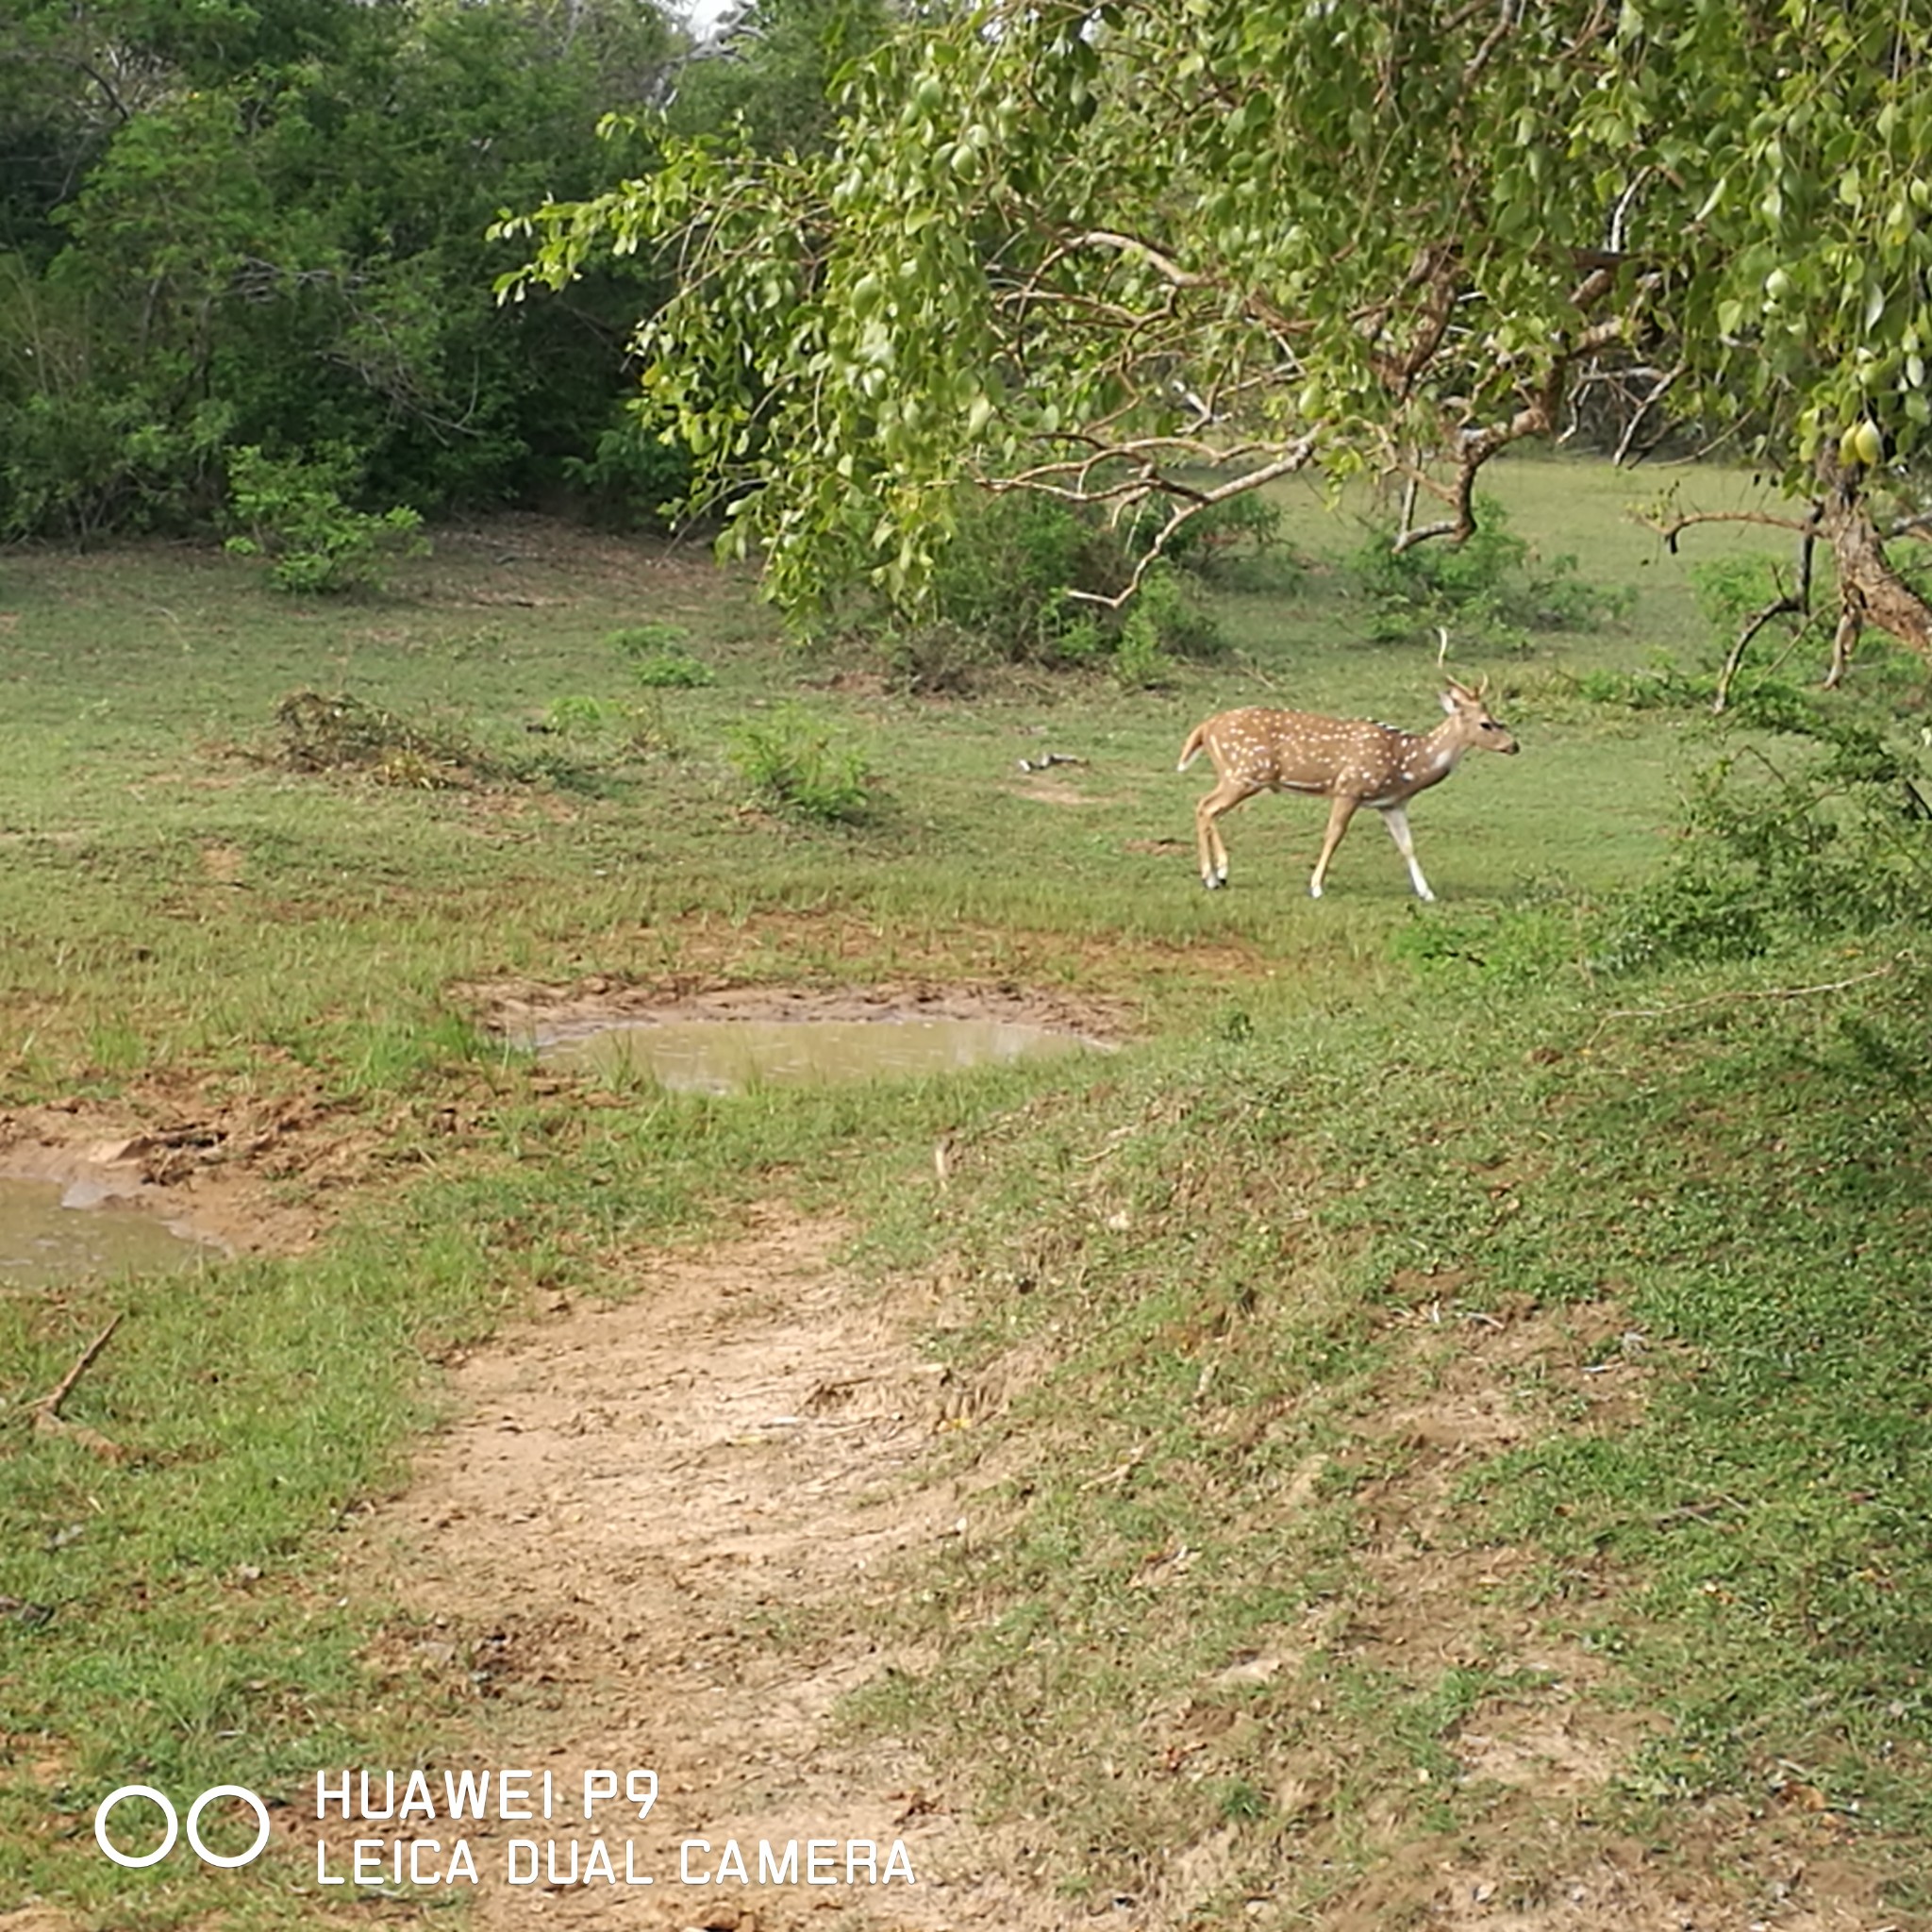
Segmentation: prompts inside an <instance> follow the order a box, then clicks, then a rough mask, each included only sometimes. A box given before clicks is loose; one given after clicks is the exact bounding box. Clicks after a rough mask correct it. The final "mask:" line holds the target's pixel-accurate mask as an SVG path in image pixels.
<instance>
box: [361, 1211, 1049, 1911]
mask: <svg viewBox="0 0 1932 1932" xmlns="http://www.w3.org/2000/svg"><path fill="white" fill-rule="evenodd" d="M840 1238H841V1229H840V1228H839V1227H838V1226H837V1225H836V1224H830V1223H824V1222H808V1221H801V1220H798V1219H796V1218H793V1217H791V1216H789V1215H787V1214H784V1213H781V1212H776V1211H773V1212H769V1213H767V1214H764V1215H762V1216H760V1217H758V1219H757V1220H756V1221H755V1223H754V1224H753V1225H752V1226H751V1227H750V1228H749V1229H748V1231H747V1232H746V1233H745V1234H744V1235H743V1236H742V1237H741V1239H739V1240H737V1241H732V1242H730V1243H728V1244H726V1245H724V1246H721V1247H718V1248H715V1249H713V1250H711V1251H709V1252H708V1253H705V1254H701V1255H696V1256H651V1255H643V1256H640V1257H638V1259H637V1262H636V1273H637V1282H636V1289H637V1292H636V1295H635V1297H634V1298H633V1299H629V1300H626V1301H625V1302H624V1303H622V1304H621V1305H619V1306H616V1307H608V1306H607V1307H562V1306H559V1307H558V1308H557V1309H555V1310H554V1311H553V1313H552V1315H551V1317H550V1319H548V1320H544V1321H541V1322H539V1323H536V1324H531V1325H528V1326H525V1327H524V1328H521V1329H519V1330H517V1331H515V1332H513V1333H510V1334H508V1335H507V1336H506V1337H504V1338H503V1340H502V1341H500V1342H499V1343H496V1344H492V1345H491V1347H489V1348H488V1349H486V1350H483V1351H480V1352H478V1353H476V1354H475V1355H474V1356H472V1357H469V1358H468V1359H467V1360H464V1361H462V1362H461V1363H460V1364H459V1365H458V1367H457V1369H456V1371H455V1383H456V1390H457V1393H458V1396H459V1397H460V1399H461V1401H462V1402H463V1404H464V1410H465V1412H464V1413H463V1415H462V1416H461V1418H460V1419H459V1420H458V1421H457V1422H456V1423H455V1424H453V1425H452V1426H451V1427H450V1428H449V1429H448V1430H447V1431H446V1432H445V1433H444V1434H443V1435H442V1436H441V1438H440V1439H438V1440H437V1441H435V1442H434V1443H432V1444H431V1445H430V1447H429V1448H428V1450H427V1452H426V1453H425V1457H424V1458H423V1461H422V1464H421V1467H420V1471H419V1474H418V1477H417V1480H416V1482H415V1484H414V1485H413V1487H412V1488H410V1489H409V1490H408V1492H407V1493H406V1494H405V1495H403V1496H402V1497H401V1498H400V1499H399V1500H397V1501H396V1502H394V1503H393V1504H391V1505H389V1506H386V1507H384V1508H382V1509H381V1510H380V1511H378V1512H377V1514H376V1515H375V1517H374V1518H373V1519H372V1520H371V1524H370V1529H369V1535H368V1541H367V1544H366V1549H365V1553H364V1557H363V1559H362V1560H364V1561H366V1562H368V1563H369V1564H371V1565H372V1566H374V1568H375V1571H376V1572H377V1574H378V1576H379V1578H380V1585H379V1587H382V1588H384V1589H387V1590H391V1591H395V1592H396V1593H397V1594H399V1595H400V1596H401V1598H402V1599H403V1601H404V1602H405V1603H406V1604H407V1605H408V1607H409V1608H410V1610H411V1611H412V1612H413V1613H414V1615H415V1616H416V1617H417V1618H419V1619H420V1620H421V1622H420V1623H419V1624H416V1625H415V1626H414V1628H415V1630H416V1631H417V1632H420V1631H421V1630H423V1629H425V1628H426V1629H428V1630H430V1631H432V1632H434V1633H435V1634H434V1635H432V1636H431V1637H429V1638H427V1639H426V1640H421V1641H418V1642H417V1643H416V1645H415V1647H416V1648H417V1649H419V1650H421V1649H424V1648H425V1647H426V1648H427V1649H428V1650H429V1651H430V1652H431V1653H432V1654H433V1655H434V1656H435V1657H444V1656H446V1655H450V1654H454V1655H457V1656H458V1657H463V1658H465V1659H467V1660H468V1661H469V1662H470V1664H471V1666H472V1668H473V1670H475V1671H478V1672H480V1674H481V1675H482V1677H483V1678H484V1680H485V1683H486V1687H487V1691H488V1693H489V1694H491V1696H492V1697H493V1699H494V1715H493V1717H492V1718H491V1719H490V1720H488V1721H487V1723H486V1726H485V1727H486V1728H487V1729H488V1730H489V1731H490V1732H491V1734H492V1737H493V1741H492V1742H491V1745H490V1746H489V1752H479V1754H478V1756H477V1757H476V1759H475V1762H476V1763H478V1764H479V1765H480V1764H484V1763H489V1762H491V1761H496V1762H504V1761H508V1760H504V1759H502V1758H501V1756H500V1754H501V1752H502V1751H503V1750H504V1749H506V1748H511V1747H510V1745H508V1744H507V1743H506V1742H505V1741H504V1740H513V1747H514V1751H515V1757H514V1761H515V1763H517V1764H519V1765H526V1766H534V1767H535V1768H536V1769H538V1770H540V1771H543V1770H548V1771H552V1772H554V1773H556V1774H557V1775H558V1789H559V1790H572V1791H574V1792H575V1791H580V1790H581V1787H582V1775H583V1773H584V1771H585V1770H586V1769H588V1768H593V1767H619V1768H623V1767H650V1768H652V1769H654V1770H655V1771H656V1772H657V1773H658V1779H659V1787H660V1790H661V1793H662V1795H661V1797H660V1800H659V1802H658V1807H657V1808H656V1809H655V1810H654V1811H653V1812H652V1813H651V1815H650V1816H649V1818H648V1819H646V1820H644V1821H642V1822H641V1823H640V1822H636V1821H634V1820H629V1819H626V1820H625V1822H623V1823H618V1822H616V1820H615V1814H613V1822H612V1824H611V1825H610V1827H609V1836H610V1837H611V1838H612V1839H613V1840H618V1841H619V1842H618V1844H617V1846H616V1859H615V1862H616V1865H617V1869H618V1870H619V1871H620V1873H621V1872H622V1871H623V1869H624V1852H623V1848H622V1843H621V1840H624V1839H628V1840H631V1846H632V1856H633V1857H634V1859H635V1861H636V1863H635V1869H637V1870H639V1871H648V1872H652V1873H654V1874H657V1878H658V1883H657V1884H656V1885H654V1886H653V1887H651V1888H649V1889H648V1890H647V1889H644V1888H629V1887H625V1886H624V1885H619V1886H617V1887H615V1888H613V1887H611V1886H609V1885H608V1884H606V1883H604V1882H603V1881H602V1880H601V1879H600V1880H599V1881H597V1882H595V1883H592V1884H578V1885H575V1886H563V1887H558V1888H556V1889H554V1890H544V1889H541V1888H540V1889H538V1890H536V1891H535V1892H534V1894H533V1891H532V1890H529V1889H517V1890H512V1889H510V1888H508V1887H507V1886H506V1885H504V1884H503V1883H502V1882H501V1881H500V1879H499V1880H498V1882H496V1883H491V1882H490V1880H489V1879H488V1878H487V1877H486V1879H485V1881H484V1883H483V1884H482V1885H481V1886H479V1888H478V1892H477V1897H476V1922H477V1923H478V1924H481V1925H484V1926H486V1927H490V1926H499V1925H501V1926H508V1925H523V1924H527V1923H528V1921H529V1914H530V1913H531V1911H532V1910H533V1909H535V1908H536V1907H540V1906H541V1909H542V1911H543V1916H544V1918H545V1920H546V1922H547V1923H549V1924H555V1925H559V1926H577V1927H600V1926H605V1925H613V1924H619V1923H622V1924H624V1925H625V1926H626V1927H632V1928H652V1932H655V1928H659V1927H662V1928H672V1927H684V1926H692V1925H697V1926H712V1927H732V1928H735V1932H794V1928H802V1927H805V1926H808V1925H811V1926H824V1925H827V1924H841V1925H843V1924H851V1925H854V1926H892V1927H928V1926H929V1927H934V1928H938V1927H961V1928H970V1927H985V1928H989V1932H991V1928H993V1927H999V1928H1003V1932H1031V1928H1045V1927H1049V1926H1058V1925H1061V1924H1064V1923H1065V1922H1066V1913H1065V1909H1064V1907H1063V1906H1062V1905H1061V1904H1060V1903H1058V1902H1057V1901H1055V1900H1054V1899H1053V1898H1052V1897H1051V1896H1050V1895H1049V1894H1044V1893H1042V1894H1041V1895H1039V1896H1029V1894H1028V1892H1027V1890H1025V1888H1024V1885H1023V1884H1021V1883H1020V1882H1018V1881H1017V1880H1016V1879H1015V1878H1013V1877H1012V1876H1010V1875H1009V1874H1013V1873H1015V1872H1016V1871H1018V1870H1019V1869H1020V1865H1021V1860H1020V1858H1019V1857H1017V1856H1016V1852H1015V1848H1013V1847H1010V1846H1005V1845H1003V1844H1001V1843H1000V1842H999V1841H998V1840H996V1839H995V1838H992V1837H989V1836H987V1835H985V1834H983V1833H981V1832H979V1831H977V1830H976V1829H975V1828H974V1825H973V1824H972V1823H971V1822H970V1820H969V1818H968V1817H967V1815H966V1798H967V1794H966V1793H964V1792H956V1791H953V1790H949V1789H947V1788H946V1787H945V1785H944V1784H943V1783H942V1782H941V1781H938V1780H936V1779H935V1778H934V1776H933V1774H932V1773H931V1771H930V1769H929V1767H927V1766H925V1765H924V1764H923V1763H921V1762H920V1761H919V1759H918V1758H917V1757H916V1756H915V1755H914V1754H913V1753H912V1752H911V1751H910V1750H909V1749H908V1748H907V1747H904V1746H902V1745H898V1744H895V1743H892V1742H890V1741H889V1742H884V1743H881V1742H879V1741H877V1740H874V1741H872V1742H869V1743H867V1744H864V1745H862V1746H861V1745H858V1744H856V1743H854V1742H852V1741H850V1740H846V1739H844V1738H842V1737H841V1733H840V1730H839V1726H838V1724H837V1723H836V1721H835V1718H834V1707H835V1705H836V1704H837V1702H838V1700H839V1699H840V1698H841V1696H842V1695H844V1694H845V1693H846V1692H848V1691H852V1690H854V1689H855V1688H857V1687H858V1686H859V1685H861V1684H864V1683H866V1682H868V1681H870V1680H873V1679H874V1678H877V1677H879V1676H880V1675H881V1674H884V1673H886V1672H888V1671H890V1670H891V1669H892V1668H894V1666H895V1665H898V1666H902V1667H903V1666H911V1665H914V1664H916V1661H917V1660H916V1659H912V1658H895V1657H892V1656H891V1655H889V1654H886V1653H885V1652H884V1651H882V1650H881V1649H880V1648H879V1646H878V1641H877V1638H876V1634H875V1631H874V1629H872V1628H869V1627H868V1617H867V1606H868V1603H869V1601H872V1600H874V1597H875V1595H876V1594H877V1593H880V1592H883V1591H886V1590H887V1589H888V1588H889V1586H888V1585H887V1584H886V1583H885V1582H884V1580H883V1579H881V1580H879V1581H877V1582H874V1577H876V1576H877V1575H878V1573H879V1572H880V1571H881V1570H882V1569H883V1568H885V1567H886V1566H888V1565H890V1564H891V1561H892V1559H894V1558H895V1557H899V1556H900V1555H901V1554H902V1553H903V1552H905V1551H907V1550H908V1549H910V1548H913V1547H916V1546H919V1545H932V1544H937V1543H940V1542H941V1541H943V1540H945V1539H947V1538H950V1537H952V1536H955V1535H957V1534H958V1533H960V1527H961V1525H960V1518H961V1515H962V1512H963V1511H965V1510H966V1508H967V1507H969V1504H968V1499H967V1498H966V1497H964V1496H963V1495H962V1494H961V1493H960V1491H958V1488H957V1487H955V1486H954V1485H953V1484H951V1483H949V1482H942V1481H924V1480H921V1479H920V1478H919V1473H918V1465H919V1463H920V1460H921V1457H922V1455H923V1452H924V1449H925V1448H926V1446H927V1444H928V1443H929V1442H930V1441H931V1439H932V1436H933V1433H934V1431H935V1429H936V1428H937V1426H938V1425H939V1424H940V1421H941V1413H942V1409H943V1407H944V1400H943V1397H942V1393H941V1382H942V1380H943V1376H942V1374H941V1372H939V1371H937V1370H935V1369H933V1368H931V1367H929V1366H928V1365H926V1364H924V1363H922V1362H921V1361H920V1359H919V1358H918V1357H917V1355H916V1353H915V1352H914V1350H913V1348H912V1347H911V1345H910V1341H909V1334H910V1326H911V1315H912V1312H913V1311H911V1310H908V1309H905V1308H891V1307H883V1306H879V1305H876V1304H874V1302H872V1301H871V1300H869V1299H868V1298H867V1297H866V1296H865V1295H864V1294H863V1293H862V1292H861V1291H859V1289H858V1286H857V1284H855V1283H854V1282H853V1281H852V1280H851V1279H850V1278H849V1277H848V1276H847V1275H846V1274H844V1273H843V1272H842V1271H841V1269H840V1268H839V1267H838V1266H837V1265H836V1263H835V1261H834V1260H833V1258H832V1257H833V1252H834V1250H835V1248H836V1246H837V1243H838V1241H839V1240H840ZM398 1641H399V1642H405V1643H407V1641H408V1638H407V1637H406V1636H405V1635H403V1634H401V1633H399V1636H398ZM491 1752H493V1753H496V1754H498V1755H497V1757H495V1758H494V1759H492V1758H491V1756H490V1755H489V1753H491ZM553 1830H554V1835H556V1836H558V1838H559V1839H560V1838H561V1837H562V1836H564V1835H565V1834H568V1833H575V1835H577V1836H578V1837H579V1838H580V1839H581V1840H583V1841H584V1842H585V1843H586V1844H588V1842H589V1840H590V1837H591V1831H590V1828H589V1827H588V1826H586V1825H584V1824H582V1822H581V1821H580V1820H578V1819H577V1818H576V1816H575V1807H573V1810H572V1813H571V1819H570V1822H569V1823H567V1824H566V1823H561V1822H560V1823H559V1824H558V1825H557V1826H556V1827H554V1828H553ZM530 1831H531V1827H529V1826H516V1825H502V1824H496V1825H490V1826H486V1827H485V1828H484V1831H483V1833H481V1834H478V1835H477V1840H476V1841H477V1846H478V1865H479V1870H481V1871H483V1872H485V1873H486V1874H487V1873H490V1872H491V1870H492V1869H493V1870H494V1871H496V1872H498V1873H500V1872H501V1870H502V1869H503V1868H502V1853H503V1851H504V1849H505V1847H504V1843H503V1840H507V1839H508V1837H509V1836H511V1835H513V1834H517V1833H520V1832H521V1833H523V1834H525V1835H528V1834H529V1833H530ZM687 1839H703V1840H707V1841H708V1846H709V1848H710V1849H709V1852H708V1854H707V1855H703V1856H701V1857H700V1860H699V1865H700V1867H701V1868H702V1867H703V1866H704V1864H705V1858H706V1857H708V1859H709V1861H710V1863H711V1864H712V1865H715V1864H716V1862H717V1861H718V1859H719V1857H721V1855H722V1848H723V1846H724V1841H725V1840H735V1841H736V1842H737V1843H738V1844H739V1845H740V1846H741V1847H742V1848H743V1849H744V1852H745V1856H746V1858H747V1863H748V1866H749V1869H750V1872H751V1874H752V1876H753V1878H754V1880H755V1879H756V1876H757V1872H758V1864H757V1858H758V1853H757V1846H758V1841H759V1840H765V1841H767V1842H770V1843H772V1844H773V1845H774V1846H778V1845H782V1844H784V1843H787V1842H789V1841H791V1840H800V1841H801V1844H803V1841H805V1840H812V1839H822V1840H836V1841H838V1842H839V1845H840V1852H841V1861H842V1855H843V1849H844V1841H845V1840H874V1842H876V1843H877V1844H878V1846H879V1848H880V1850H879V1857H880V1861H881V1867H882V1868H883V1864H884V1861H885V1859H886V1857H887V1856H888V1848H889V1847H890V1845H891V1841H892V1840H901V1841H903V1843H904V1845H905V1846H906V1848H907V1853H908V1857H909V1858H910V1860H911V1862H912V1866H913V1870H914V1872H915V1874H916V1876H917V1879H918V1883H917V1886H916V1887H914V1888H908V1887H906V1886H904V1885H893V1886H891V1888H890V1889H887V1888H873V1887H868V1886H866V1885H863V1884H859V1885H857V1886H846V1885H844V1884H840V1885H837V1886H833V1887H824V1886H818V1887H814V1886H807V1885H795V1886H793V1885H786V1886H773V1885H765V1886H759V1885H758V1884H757V1883H756V1882H754V1883H752V1884H750V1885H749V1886H744V1885H738V1884H733V1883H726V1884H724V1885H714V1886H711V1887H708V1888H705V1889H702V1890H701V1889H697V1888H688V1887H686V1886H684V1885H681V1884H679V1883H678V1882H676V1881H677V1878H678V1874H679V1870H680V1865H679V1857H680V1854H679V1846H680V1843H681V1841H682V1840H687ZM587 1856H588V1854H587ZM841 1914H842V1915H841Z"/></svg>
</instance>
